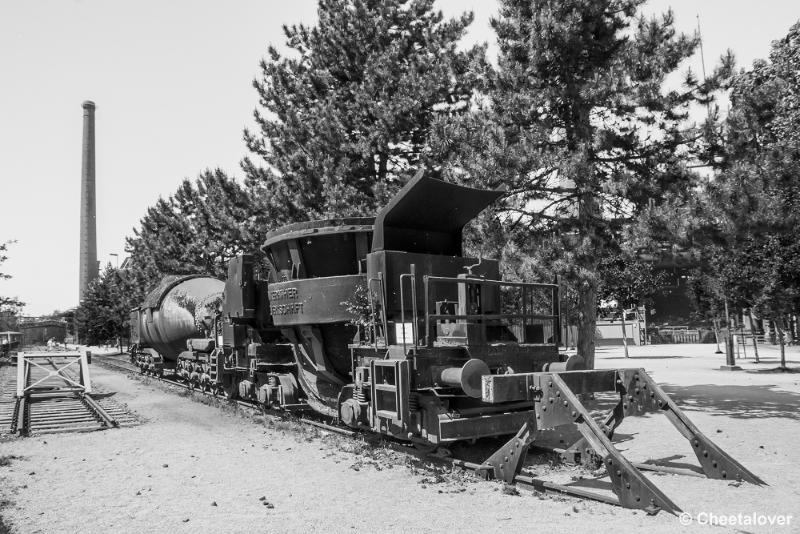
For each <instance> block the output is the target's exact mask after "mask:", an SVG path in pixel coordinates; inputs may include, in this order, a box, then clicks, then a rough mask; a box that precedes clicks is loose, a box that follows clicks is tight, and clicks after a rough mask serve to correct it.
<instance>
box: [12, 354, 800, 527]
mask: <svg viewBox="0 0 800 534" xmlns="http://www.w3.org/2000/svg"><path fill="white" fill-rule="evenodd" d="M713 351H714V346H713V345H684V346H677V345H672V346H652V347H633V348H632V349H631V354H632V355H633V356H634V358H631V359H630V360H625V358H624V357H622V356H621V349H616V348H605V349H602V350H601V352H599V354H598V367H605V368H608V367H615V366H618V367H644V368H646V369H648V370H649V371H650V372H651V373H652V375H653V376H654V378H655V379H656V380H657V381H658V382H659V383H660V384H662V385H663V386H664V387H665V389H666V390H667V391H669V392H670V393H671V394H672V395H673V396H674V398H675V399H676V401H678V403H679V405H681V406H683V407H685V408H687V411H688V413H689V415H690V417H692V418H693V420H694V421H695V422H696V423H697V424H698V426H699V427H700V428H701V429H702V430H703V431H704V432H706V433H707V434H708V435H709V436H710V437H711V438H712V439H713V440H715V441H716V442H717V443H718V444H719V445H720V446H722V447H723V448H724V449H725V450H727V451H728V452H730V453H731V454H732V455H733V456H734V457H735V458H737V459H738V460H740V461H741V462H742V463H743V464H745V466H747V467H748V468H749V469H751V470H752V471H753V472H754V473H756V474H757V475H759V476H761V477H762V478H764V479H765V480H766V481H767V482H768V483H769V484H770V487H766V488H759V487H754V486H750V485H747V484H742V485H741V486H739V487H731V486H729V485H728V483H727V482H722V481H713V480H704V479H697V478H688V477H678V476H672V475H656V476H654V477H653V479H654V480H655V481H656V483H657V484H658V485H659V487H661V489H662V490H664V492H665V493H666V494H667V495H668V496H670V497H671V498H672V499H673V500H674V501H675V502H676V503H677V504H678V505H679V506H681V507H682V508H684V509H685V510H687V511H688V512H690V513H692V514H693V515H694V516H697V514H699V513H701V512H711V513H714V514H720V515H722V514H738V513H742V514H750V513H753V512H756V513H762V514H793V516H794V517H793V521H794V522H795V523H794V524H792V525H790V526H789V527H784V528H783V529H782V530H781V529H780V528H778V527H775V526H771V527H769V526H762V527H759V526H741V527H736V528H731V527H724V528H712V527H701V526H698V525H697V524H696V523H694V524H692V525H690V526H689V527H683V526H681V524H680V523H679V521H678V519H677V518H675V517H673V516H670V515H668V514H665V513H661V514H659V515H658V516H656V517H648V516H646V515H645V514H644V513H642V512H637V511H632V510H625V509H621V508H616V507H612V506H607V505H603V504H600V503H594V502H587V501H578V500H575V499H570V498H562V497H550V496H546V497H541V496H537V495H535V494H531V493H527V492H524V491H523V492H521V494H520V495H510V494H508V493H507V492H505V491H503V487H502V485H500V484H497V483H487V482H480V481H476V480H474V479H472V478H470V477H465V476H460V475H457V474H456V475H452V474H448V473H444V474H443V476H439V475H437V474H434V473H431V472H430V471H428V470H424V469H420V468H419V467H420V466H419V465H418V464H419V459H418V458H417V457H415V456H413V455H407V454H404V453H402V452H397V451H393V450H391V449H387V448H381V447H372V446H368V445H366V444H365V443H363V442H361V441H358V440H353V439H349V438H344V437H341V436H337V435H333V434H328V433H326V432H320V431H317V430H312V429H308V428H305V427H304V428H301V429H298V428H297V427H296V426H295V425H293V424H290V423H283V422H278V423H274V422H272V423H270V422H269V421H265V420H263V419H261V418H256V420H253V418H252V417H244V416H241V415H236V414H233V413H230V412H229V411H226V410H224V409H221V408H219V407H215V406H209V405H206V404H204V403H202V402H197V400H192V399H191V398H188V397H187V396H186V395H185V394H183V395H181V394H177V393H175V392H170V391H165V386H164V385H162V384H159V383H149V382H148V381H147V380H144V381H143V380H141V379H131V378H130V377H126V376H124V375H121V374H118V373H115V372H113V371H109V370H106V369H103V368H101V367H98V366H93V369H92V372H93V376H92V378H93V381H94V382H95V384H96V385H97V386H98V387H100V388H103V389H105V390H106V391H113V392H115V395H114V398H115V399H116V401H117V402H120V403H125V404H127V406H128V407H129V408H130V409H132V410H134V411H135V412H136V413H138V414H140V416H142V417H143V419H145V421H144V423H143V424H141V425H139V426H136V427H131V428H124V429H118V430H108V431H104V432H94V433H90V434H64V435H50V436H42V437H33V438H27V439H13V440H10V441H3V442H0V514H2V517H3V520H4V521H5V522H6V523H8V524H10V525H11V526H12V528H13V529H15V531H17V532H20V533H29V532H82V533H91V532H98V533H99V532H103V533H105V532H137V533H139V532H169V533H171V534H172V533H180V532H197V531H203V532H248V533H253V532H532V531H535V530H538V529H544V530H545V531H546V532H548V534H550V533H553V534H557V533H562V532H563V533H569V534H574V533H576V532H590V531H593V532H598V531H613V532H620V533H625V532H643V531H646V532H648V533H653V532H676V531H687V532H693V531H713V532H727V531H731V532H734V531H736V530H737V529H738V530H740V531H746V532H800V526H798V525H800V504H799V503H800V481H798V478H799V477H798V474H800V468H798V466H797V448H796V447H797V443H798V441H800V410H798V407H800V385H798V382H800V374H793V375H792V374H755V373H746V372H738V373H735V372H727V373H726V372H721V371H716V370H714V369H715V367H718V366H719V364H720V363H722V362H721V359H720V357H719V356H718V355H714V354H713ZM762 352H764V353H765V356H766V357H772V356H773V355H772V353H771V352H770V351H769V350H767V349H765V350H764V351H762ZM790 356H791V357H790V360H792V361H794V362H795V365H797V363H800V362H798V361H797V360H800V358H799V357H798V351H797V350H793V351H792V352H791V354H790ZM769 366H770V365H769V364H762V365H761V366H759V367H762V368H763V367H769ZM745 367H748V368H755V367H756V366H755V365H754V364H752V365H751V364H745ZM661 419H664V420H663V421H662V420H661ZM620 432H623V433H625V434H622V437H623V438H624V439H627V438H632V439H630V440H629V441H623V442H622V443H620V444H619V447H620V448H621V449H623V450H625V452H626V454H628V455H629V456H630V457H631V458H632V459H647V458H649V457H652V458H661V459H668V460H671V461H676V462H686V463H692V464H696V461H695V459H694V456H693V454H692V453H691V452H690V450H689V446H688V445H687V444H686V441H685V440H683V439H682V438H681V437H680V436H679V435H678V434H677V432H675V431H674V430H672V429H671V427H670V426H669V424H668V423H667V422H666V420H665V418H656V417H647V418H641V419H640V420H638V421H631V422H630V423H629V422H628V421H626V422H625V423H624V424H623V426H622V427H621V429H620ZM676 455H678V456H676ZM681 456H683V457H681ZM3 459H6V461H2V460H3ZM4 463H7V465H3V464H4ZM541 469H542V471H547V470H548V469H547V468H546V466H541ZM643 529H645V530H643ZM1 531H2V526H1V525H0V532H1Z"/></svg>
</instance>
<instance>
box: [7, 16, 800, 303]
mask: <svg viewBox="0 0 800 534" xmlns="http://www.w3.org/2000/svg"><path fill="white" fill-rule="evenodd" d="M438 6H439V7H440V8H441V9H442V10H443V11H444V12H445V14H450V15H453V14H456V13H458V12H460V11H463V10H470V9H471V10H472V11H474V12H475V22H474V24H473V28H472V30H471V34H470V36H469V38H468V41H470V42H472V41H475V42H485V41H488V42H490V43H492V42H494V36H493V34H492V32H491V29H490V27H489V18H490V17H491V16H492V15H493V14H494V13H495V12H496V10H497V4H496V2H495V1H494V0H483V1H479V0H438ZM669 6H672V8H673V10H674V11H675V15H676V19H677V26H678V28H679V29H680V30H682V31H686V32H692V31H694V30H695V28H696V25H697V18H696V17H697V15H698V14H699V15H700V21H701V25H702V32H703V39H704V45H705V56H706V65H707V66H708V67H709V68H711V65H713V63H714V62H715V61H716V58H718V57H719V56H720V55H721V54H722V53H723V51H724V50H725V49H726V48H732V49H733V50H734V52H735V53H736V55H737V58H738V60H739V64H740V65H741V66H749V65H750V64H751V63H752V61H753V60H754V59H756V58H760V57H766V56H767V55H768V53H769V45H770V42H771V41H772V40H774V39H778V38H780V37H782V36H784V35H785V34H786V32H787V30H788V29H789V27H790V26H791V25H792V23H793V22H795V21H797V20H798V19H800V3H798V2H797V1H796V0H773V1H768V2H764V3H763V4H758V6H756V5H754V4H753V2H752V1H745V0H703V1H702V2H699V1H697V0H651V2H650V4H649V5H648V7H647V10H648V11H650V12H657V11H663V10H665V9H667V8H668V7H669ZM315 19H316V2H315V1H314V0H293V1H292V2H284V1H279V0H261V1H256V0H237V1H236V2H217V1H211V0H172V1H170V2H163V1H156V0H137V1H135V2H134V1H130V0H128V1H115V2H110V1H108V0H0V242H1V241H5V240H8V239H16V240H17V241H18V242H17V243H16V244H15V245H12V248H11V250H10V258H9V260H8V261H7V262H6V263H5V264H3V265H2V267H0V271H2V272H5V273H7V274H11V275H12V276H13V278H12V279H11V280H6V281H2V280H0V295H4V296H18V297H19V298H21V299H22V300H23V301H25V302H26V303H27V307H26V308H25V313H26V314H28V315H38V314H43V313H48V312H50V311H52V310H54V309H57V308H58V309H65V308H69V307H71V306H74V305H75V304H76V303H77V300H78V235H79V227H78V225H79V210H80V191H79V186H80V172H81V128H82V109H81V102H83V101H84V100H93V101H94V102H95V103H96V104H97V112H96V136H97V156H96V157H97V160H96V161H97V171H96V172H97V234H98V241H97V246H98V259H99V260H100V261H101V262H102V264H103V265H105V263H106V262H112V264H114V263H115V262H116V259H115V258H114V257H112V256H110V254H119V259H120V261H121V260H122V258H123V256H124V243H125V236H126V235H130V234H132V229H133V228H134V227H135V226H137V225H138V221H139V219H140V218H141V217H142V216H143V215H144V213H145V210H146V209H147V207H148V206H150V205H152V204H153V203H154V202H155V201H156V199H157V198H158V197H159V196H165V197H166V196H168V195H170V194H171V193H172V192H173V191H174V190H175V188H176V187H177V185H178V184H179V183H180V181H181V180H183V179H184V178H192V179H193V178H195V177H196V176H197V174H198V173H199V172H201V171H202V170H203V169H205V168H209V167H210V168H213V167H220V168H222V169H224V170H225V171H227V172H229V173H231V174H234V175H236V176H241V171H240V170H239V161H240V160H241V159H242V157H244V156H245V155H246V149H245V147H244V142H243V141H242V130H243V128H244V127H245V126H249V125H251V124H252V119H251V117H252V112H253V109H254V108H255V106H256V102H257V97H256V92H255V90H254V89H253V88H252V86H251V82H252V80H253V78H254V77H255V76H256V75H257V74H258V62H259V60H260V58H262V57H263V56H264V55H265V53H266V47H267V45H268V44H269V43H273V44H277V45H282V44H283V34H282V32H281V26H282V25H283V24H294V23H298V22H305V23H314V21H315ZM691 63H692V68H693V69H694V70H695V72H697V73H699V72H700V60H699V57H697V58H694V59H693V60H692V62H691Z"/></svg>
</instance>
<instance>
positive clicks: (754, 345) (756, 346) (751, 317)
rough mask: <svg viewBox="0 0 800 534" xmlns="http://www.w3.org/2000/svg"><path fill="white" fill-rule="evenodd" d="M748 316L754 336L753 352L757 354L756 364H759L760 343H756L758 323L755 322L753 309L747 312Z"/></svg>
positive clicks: (751, 333)
mask: <svg viewBox="0 0 800 534" xmlns="http://www.w3.org/2000/svg"><path fill="white" fill-rule="evenodd" d="M747 316H748V317H749V318H750V335H751V336H753V351H755V353H756V363H759V362H758V342H757V341H756V323H755V322H754V321H753V308H750V309H749V310H747Z"/></svg>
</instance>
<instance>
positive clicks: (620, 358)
mask: <svg viewBox="0 0 800 534" xmlns="http://www.w3.org/2000/svg"><path fill="white" fill-rule="evenodd" d="M680 358H686V356H631V357H629V358H626V357H625V356H611V357H610V358H603V359H604V360H628V361H632V360H675V359H680Z"/></svg>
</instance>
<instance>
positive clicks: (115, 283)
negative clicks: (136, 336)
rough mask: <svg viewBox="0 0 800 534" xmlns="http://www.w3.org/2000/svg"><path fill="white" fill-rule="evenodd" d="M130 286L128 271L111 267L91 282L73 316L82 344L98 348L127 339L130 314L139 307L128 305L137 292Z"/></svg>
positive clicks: (108, 266)
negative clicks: (97, 346)
mask: <svg viewBox="0 0 800 534" xmlns="http://www.w3.org/2000/svg"><path fill="white" fill-rule="evenodd" d="M131 282H132V280H129V279H128V278H127V272H126V271H125V270H122V269H115V268H113V267H112V266H111V264H108V265H107V266H106V268H105V270H104V271H103V273H102V274H101V275H100V276H99V277H98V278H97V279H95V280H93V281H92V283H91V284H90V285H89V288H88V290H87V291H86V295H85V296H84V298H83V300H82V301H81V304H80V306H78V308H77V309H76V310H75V316H74V324H75V327H76V330H77V332H78V338H79V339H80V340H81V341H82V342H83V343H85V344H87V345H99V344H102V343H109V342H112V343H113V342H115V341H116V339H117V338H118V337H119V338H126V337H128V332H129V313H130V310H131V308H133V307H134V306H135V305H137V304H133V305H132V303H131V302H130V301H129V297H130V295H131V292H132V291H136V288H135V287H133V285H132V283H131Z"/></svg>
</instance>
